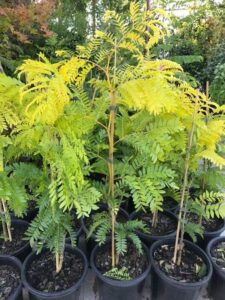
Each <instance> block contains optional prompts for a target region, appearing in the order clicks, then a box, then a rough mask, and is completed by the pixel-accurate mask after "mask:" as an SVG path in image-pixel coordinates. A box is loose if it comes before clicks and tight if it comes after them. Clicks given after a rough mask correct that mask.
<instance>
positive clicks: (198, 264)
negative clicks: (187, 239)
mask: <svg viewBox="0 0 225 300" xmlns="http://www.w3.org/2000/svg"><path fill="white" fill-rule="evenodd" d="M173 255H174V245H161V246H160V247H159V248H157V249H156V250H155V251H154V253H153V258H154V260H155V262H156V263H157V265H158V267H159V269H160V270H161V271H163V273H165V274H166V275H167V276H168V277H170V278H172V279H174V280H176V281H179V282H184V283H194V282H199V281H201V280H202V279H203V278H204V277H205V276H206V275H207V272H208V270H207V266H206V264H205V263H204V261H203V259H202V258H201V257H200V256H199V255H197V254H196V253H195V252H193V251H191V250H190V249H188V248H187V247H185V246H184V249H183V253H182V259H181V264H180V266H177V265H175V264H174V263H173Z"/></svg>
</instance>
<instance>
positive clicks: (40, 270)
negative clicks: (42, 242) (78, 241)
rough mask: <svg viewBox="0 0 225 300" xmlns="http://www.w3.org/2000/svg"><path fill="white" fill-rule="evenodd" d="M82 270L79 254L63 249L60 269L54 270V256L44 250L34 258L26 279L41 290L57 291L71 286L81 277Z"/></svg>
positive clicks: (82, 265)
mask: <svg viewBox="0 0 225 300" xmlns="http://www.w3.org/2000/svg"><path fill="white" fill-rule="evenodd" d="M83 271H84V264H83V260H82V258H81V257H80V256H78V255H76V254H72V253H70V252H67V251H65V255H64V262H63V267H62V270H61V271H60V272H59V273H58V274H57V273H56V272H55V258H54V256H53V255H52V253H50V252H45V253H44V254H41V255H40V256H39V257H37V258H36V259H34V261H33V262H32V264H31V265H30V267H29V269H28V271H27V273H28V281H29V283H30V285H31V286H32V287H33V288H35V289H37V290H39V291H42V292H57V291H62V290H65V289H68V288H70V287H72V286H73V285H74V284H76V282H77V281H78V280H79V279H80V278H81V276H82V274H83Z"/></svg>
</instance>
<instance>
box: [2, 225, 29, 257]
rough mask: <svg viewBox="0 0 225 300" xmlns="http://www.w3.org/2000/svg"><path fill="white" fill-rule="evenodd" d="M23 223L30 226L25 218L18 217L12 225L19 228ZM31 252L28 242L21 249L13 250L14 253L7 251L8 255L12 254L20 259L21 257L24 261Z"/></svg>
mask: <svg viewBox="0 0 225 300" xmlns="http://www.w3.org/2000/svg"><path fill="white" fill-rule="evenodd" d="M21 225H26V226H27V227H28V226H29V223H28V222H26V221H24V220H17V219H15V220H14V219H13V220H12V223H11V227H17V228H19V227H20V226H21ZM30 252H31V248H30V245H29V243H26V244H25V245H24V246H23V247H21V248H20V249H18V250H16V251H14V252H12V253H7V255H11V256H15V257H17V258H18V259H20V260H21V261H22V262H23V261H24V259H25V258H26V257H27V255H28V254H29V253H30Z"/></svg>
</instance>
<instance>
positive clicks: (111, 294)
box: [91, 244, 151, 300]
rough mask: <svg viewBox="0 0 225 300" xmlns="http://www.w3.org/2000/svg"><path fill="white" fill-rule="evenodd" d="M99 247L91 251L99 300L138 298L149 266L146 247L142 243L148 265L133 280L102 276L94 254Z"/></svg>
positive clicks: (138, 299) (129, 299) (133, 299)
mask: <svg viewBox="0 0 225 300" xmlns="http://www.w3.org/2000/svg"><path fill="white" fill-rule="evenodd" d="M99 247H100V246H98V245H96V246H95V248H94V249H93V251H92V253H91V267H92V270H93V271H94V273H95V275H96V278H97V284H98V292H99V300H140V299H141V295H142V291H143V287H144V284H145V280H146V278H147V276H148V274H149V271H150V268H151V265H150V259H149V250H148V248H147V247H146V246H145V245H144V244H143V250H144V251H145V253H146V255H147V257H148V260H149V264H148V267H147V268H146V270H145V271H144V273H142V274H141V275H140V276H138V277H136V278H135V279H133V280H126V281H125V280H124V281H119V280H113V279H110V278H108V277H105V276H103V275H102V273H101V272H100V271H99V270H98V269H97V268H96V266H95V254H96V252H97V251H98V249H99Z"/></svg>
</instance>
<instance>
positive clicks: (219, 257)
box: [211, 241, 225, 272]
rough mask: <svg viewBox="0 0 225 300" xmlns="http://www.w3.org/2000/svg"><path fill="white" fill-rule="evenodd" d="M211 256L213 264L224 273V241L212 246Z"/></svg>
mask: <svg viewBox="0 0 225 300" xmlns="http://www.w3.org/2000/svg"><path fill="white" fill-rule="evenodd" d="M211 255H212V259H213V260H214V262H215V263H216V264H217V265H218V266H219V267H220V268H221V269H222V270H223V271H224V272H225V241H224V242H223V241H222V242H219V243H218V244H217V245H216V246H214V247H213V248H212V249H211Z"/></svg>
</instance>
